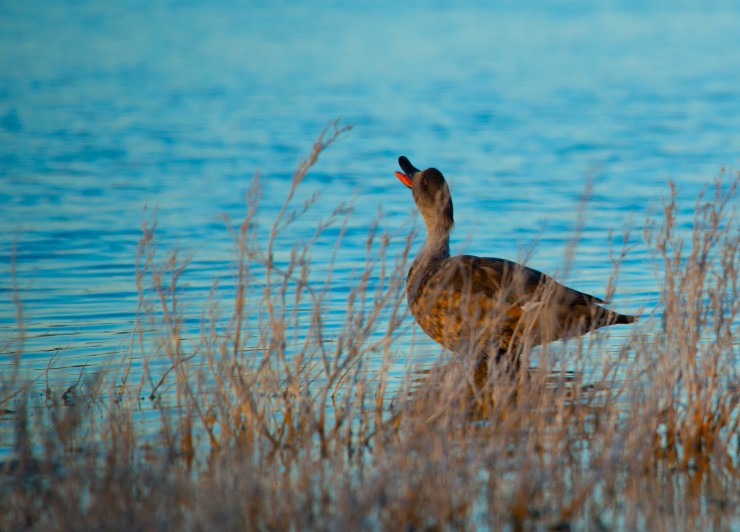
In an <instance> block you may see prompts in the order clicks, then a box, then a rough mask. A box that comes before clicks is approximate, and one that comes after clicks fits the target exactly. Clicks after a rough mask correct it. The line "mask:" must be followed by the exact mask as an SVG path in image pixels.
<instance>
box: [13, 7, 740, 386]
mask: <svg viewBox="0 0 740 532" xmlns="http://www.w3.org/2000/svg"><path fill="white" fill-rule="evenodd" d="M738 28H740V5H739V4H737V2H717V3H713V4H712V5H711V6H710V7H707V6H705V5H702V4H701V3H698V2H678V3H676V2H668V1H665V2H655V3H650V5H649V6H647V5H645V4H644V3H642V2H624V3H621V5H617V4H608V5H607V4H600V5H593V3H592V2H585V1H582V2H578V1H577V2H567V3H566V2H537V3H535V4H530V5H528V6H527V7H523V6H522V5H521V3H519V2H494V3H491V2H468V3H464V4H458V3H455V4H453V3H446V2H431V3H422V2H411V3H406V4H403V5H401V4H398V3H390V2H375V3H373V5H372V6H364V5H355V4H347V3H340V2H332V1H317V2H312V3H311V5H310V6H309V5H304V3H299V2H270V3H268V2H236V1H230V0H223V1H217V2H208V3H200V2H189V1H181V2H177V1H173V2H143V1H132V2H125V3H115V4H114V3H104V2H92V1H81V2H57V1H54V2H51V1H45V0H39V1H33V2H3V3H2V4H0V205H2V213H3V215H2V217H0V338H2V339H3V342H4V343H5V342H7V341H8V340H9V339H11V338H13V337H14V336H15V335H16V333H17V330H18V322H17V313H16V306H15V304H14V302H13V297H14V294H17V296H18V298H19V299H20V301H21V302H22V305H23V319H24V322H23V323H24V327H25V333H26V339H25V344H24V346H23V355H22V367H23V369H24V371H27V372H28V374H29V375H30V376H34V375H38V374H41V373H43V371H44V370H45V369H46V368H47V366H49V364H50V360H51V358H52V356H54V355H56V358H55V360H54V361H53V367H54V368H56V369H55V370H54V371H52V372H51V373H50V378H51V379H52V383H53V382H54V381H55V380H56V381H57V382H58V383H59V384H60V385H61V386H66V385H69V384H70V383H71V382H73V381H74V380H75V379H76V377H77V376H78V375H79V373H80V371H81V368H82V367H84V366H87V367H88V370H89V369H90V368H94V367H96V366H99V365H102V364H104V363H106V362H107V361H108V359H109V357H110V355H113V354H115V355H118V354H121V353H125V352H126V351H127V350H128V348H129V346H130V342H131V331H132V329H133V324H134V321H135V313H136V308H137V301H138V294H137V290H136V285H135V282H134V277H135V260H136V250H137V244H138V242H139V240H140V238H141V234H142V233H141V226H142V222H143V221H144V220H150V219H151V216H152V214H151V213H152V212H153V211H156V219H157V235H158V236H157V243H158V246H159V248H160V249H162V250H166V249H174V248H175V247H176V248H177V249H179V250H182V251H183V252H184V253H192V254H193V259H192V263H191V266H190V268H189V270H188V272H187V273H186V275H185V276H184V278H183V283H184V288H185V291H184V293H185V296H184V297H185V300H186V302H187V303H188V304H189V305H190V308H191V309H192V317H189V321H188V323H189V325H190V326H191V327H192V330H191V331H188V332H189V333H190V334H197V332H198V328H199V323H200V310H199V308H200V306H201V305H202V304H203V303H204V302H205V301H206V300H207V297H208V293H209V290H210V288H211V286H212V285H213V282H214V281H215V280H216V279H220V278H224V277H227V278H228V277H229V276H230V272H231V270H230V268H231V267H232V258H233V253H232V240H231V237H230V235H229V233H228V231H227V229H226V224H225V222H224V220H223V215H224V214H226V215H228V216H229V217H230V218H231V219H232V220H240V219H241V218H242V217H243V216H244V215H245V213H246V204H245V191H246V190H247V188H248V186H249V183H250V182H251V180H252V176H253V175H254V174H255V173H259V174H260V176H261V182H262V187H263V188H262V190H263V197H262V201H261V204H260V211H259V219H260V223H262V224H265V225H269V223H270V221H271V220H272V219H274V217H275V215H276V213H277V210H278V209H279V207H280V206H281V204H282V202H283V199H284V197H285V191H286V189H287V187H288V183H289V181H290V176H291V174H292V172H293V170H294V169H295V167H296V164H297V162H298V161H299V160H300V159H301V157H303V156H305V155H306V154H308V153H309V151H310V149H311V146H312V144H313V142H314V140H315V139H316V137H317V135H318V134H319V132H320V131H321V130H322V129H323V128H324V127H325V126H326V124H327V123H328V122H329V121H331V120H334V119H336V118H341V123H342V124H351V125H352V126H353V129H352V131H351V132H350V133H349V134H348V135H346V136H344V137H343V138H342V139H341V140H340V141H338V142H337V143H336V144H334V145H332V146H331V147H330V148H329V149H328V150H327V151H326V152H325V153H324V154H322V157H321V159H320V161H319V163H318V164H317V165H316V166H315V167H314V168H313V170H312V171H311V173H310V174H309V175H308V177H307V178H306V180H305V182H304V183H303V184H302V187H301V189H300V191H299V194H298V196H299V198H298V200H299V201H302V200H303V199H305V198H307V197H309V196H310V195H311V194H313V193H314V192H317V191H320V193H321V196H320V200H319V202H318V204H317V205H316V206H314V208H313V209H312V210H311V211H309V213H308V214H307V215H306V216H305V217H304V218H302V219H301V220H300V221H299V222H298V223H296V224H295V225H294V226H292V227H291V228H290V230H289V231H288V232H287V233H286V235H285V239H284V240H282V241H281V242H280V245H281V246H284V247H283V249H282V252H283V255H282V258H285V257H287V256H288V252H289V249H290V246H292V245H293V244H294V243H295V242H305V241H308V239H309V238H310V237H311V235H313V232H314V229H315V227H316V224H317V223H318V221H319V220H320V219H322V218H323V217H325V216H326V215H327V214H328V213H329V212H331V211H332V210H333V209H334V208H336V207H337V206H338V205H339V204H340V203H342V202H352V203H353V205H354V212H353V214H352V216H351V217H350V219H349V222H348V227H347V233H346V235H345V237H344V239H343V240H342V243H341V246H340V249H339V251H338V255H337V260H336V279H335V281H336V284H335V286H334V287H333V292H332V293H333V300H332V302H331V305H333V306H334V307H336V308H344V306H345V303H344V301H343V294H347V293H348V292H349V289H350V288H351V286H352V285H353V272H357V271H361V269H362V267H363V264H364V260H365V240H366V235H367V230H368V227H369V226H370V225H371V224H372V222H373V221H374V220H375V219H376V218H377V213H378V209H382V212H383V217H382V219H381V222H380V225H381V229H382V230H387V231H390V232H397V233H399V234H400V235H401V236H403V234H405V233H406V232H408V231H409V230H410V229H411V227H412V225H413V222H412V213H413V212H414V206H413V201H412V199H411V195H410V193H409V192H408V190H407V189H406V188H405V187H403V186H402V185H401V184H400V183H399V182H398V181H397V180H396V178H395V177H394V176H393V171H394V170H396V169H397V163H396V160H397V158H398V156H399V155H402V154H403V155H406V156H408V157H409V158H410V159H411V161H412V162H414V164H416V165H417V166H419V167H427V166H435V167H437V168H439V169H440V170H441V171H442V172H444V173H445V175H446V176H447V178H448V180H449V181H450V183H451V187H452V191H453V198H454V200H455V214H456V223H457V226H456V231H455V233H454V234H453V238H454V239H453V251H457V252H461V251H465V252H470V253H475V254H481V255H489V256H498V257H506V258H511V259H517V257H519V256H520V255H521V253H522V252H523V250H525V249H527V248H529V247H530V246H531V245H532V243H533V242H535V241H536V242H537V247H536V250H535V252H534V254H533V255H532V257H531V259H530V261H529V264H530V265H531V266H533V267H535V268H538V269H541V270H543V271H545V272H550V273H552V272H556V271H562V268H563V264H564V261H565V255H566V248H567V244H568V242H569V240H570V239H571V238H572V236H573V234H574V228H575V226H576V219H577V216H576V211H577V210H578V206H579V201H580V197H581V195H582V193H583V191H584V183H585V182H586V180H587V178H589V177H591V178H592V180H593V190H592V193H591V196H590V201H589V203H588V209H587V212H586V223H585V228H584V231H583V234H582V237H581V243H580V246H579V248H578V251H577V254H576V257H575V260H574V263H573V265H572V270H571V272H570V275H569V276H568V278H567V281H568V283H569V284H570V285H571V286H573V287H575V288H578V289H580V290H584V291H586V292H589V293H592V294H594V295H597V296H599V295H603V294H604V292H605V289H606V288H605V287H606V284H607V282H608V279H609V276H610V274H611V270H612V265H611V262H610V260H609V246H610V243H612V244H617V245H618V244H619V243H620V242H621V239H622V237H621V233H622V230H623V229H624V228H625V227H627V226H628V225H632V227H633V228H634V230H633V232H632V234H631V236H630V238H629V242H630V244H632V245H633V246H634V248H633V249H632V250H631V252H630V253H629V255H628V257H627V259H626V261H625V262H624V264H623V266H622V268H621V275H620V278H619V279H620V280H619V285H618V293H617V295H616V296H615V297H614V298H613V303H614V308H616V309H617V310H619V311H622V312H629V313H633V312H642V313H644V314H646V315H647V314H649V313H650V312H651V311H652V310H653V309H655V307H656V305H657V304H658V292H659V287H658V285H657V282H656V275H655V265H654V263H653V262H652V259H650V257H649V255H648V253H647V250H646V246H645V245H644V243H643V241H642V229H643V227H644V223H645V218H646V216H647V215H648V214H649V213H651V212H653V213H654V212H656V211H659V209H660V202H661V198H662V197H665V196H666V195H667V194H668V186H667V183H668V181H669V180H673V181H675V182H676V183H677V185H678V188H679V191H680V197H681V198H682V199H683V203H682V212H683V213H685V215H686V220H683V221H682V224H683V226H684V227H687V225H686V224H687V223H688V221H689V220H690V212H691V207H692V206H693V198H694V197H695V195H696V193H697V192H698V191H699V190H701V189H702V187H704V186H706V185H707V184H709V183H711V182H712V179H713V178H714V177H716V176H717V175H719V174H720V172H721V171H722V169H723V168H725V169H727V171H729V172H734V171H736V170H737V169H738V167H740V90H738V87H740V32H738V30H737V29H738ZM145 207H146V209H147V212H145V211H144V210H145ZM417 224H418V221H417ZM610 231H613V232H614V235H613V236H611V237H610ZM322 240H323V241H322ZM394 242H395V244H394V245H398V248H397V249H396V251H395V252H396V253H400V252H401V246H400V244H399V242H401V240H396V241H394ZM420 242H421V239H419V242H418V243H420ZM333 245H334V239H333V238H331V234H328V235H326V237H325V238H323V239H319V241H318V242H317V243H316V244H315V246H314V248H313V251H312V255H311V259H312V262H313V264H314V268H315V269H316V270H317V271H320V270H321V268H322V265H323V264H325V263H326V262H327V261H328V260H329V258H330V256H331V250H332V248H333ZM393 254H394V253H393V252H392V253H391V256H392V255H393ZM13 263H14V264H15V271H16V273H15V279H16V282H17V291H16V290H15V289H14V287H13V282H12V275H11V264H13ZM223 297H225V298H227V297H229V291H228V286H226V287H225V289H224V295H223ZM333 316H334V314H332V313H329V315H328V321H329V323H328V324H327V326H328V327H329V328H331V326H332V323H331V320H332V319H333ZM337 316H338V317H337V319H343V317H342V315H341V313H337ZM407 319H408V320H409V327H408V328H407V329H405V330H406V331H408V335H409V337H410V335H412V334H415V337H416V339H417V340H418V341H420V342H422V345H426V346H427V347H428V349H429V350H435V352H438V350H436V347H435V346H434V344H432V343H431V342H429V343H424V342H425V340H423V339H422V338H421V337H422V336H423V335H422V334H421V333H420V332H419V331H418V330H416V332H415V333H414V328H415V326H414V327H411V321H410V318H407ZM334 325H337V324H334ZM618 336H619V335H617V337H618ZM409 337H404V338H399V342H407V341H409ZM615 341H616V340H615ZM14 345H15V344H11V347H10V348H9V349H6V350H5V351H4V352H3V353H2V354H0V368H2V370H3V371H6V370H7V368H8V367H9V365H10V363H11V359H12V354H13V350H14V349H15V347H14ZM419 353H421V354H420V355H419V356H422V354H423V353H424V349H421V350H419ZM86 371H87V370H86ZM38 386H39V390H41V389H42V384H41V383H39V385H38Z"/></svg>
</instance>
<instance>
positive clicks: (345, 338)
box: [0, 125, 740, 530]
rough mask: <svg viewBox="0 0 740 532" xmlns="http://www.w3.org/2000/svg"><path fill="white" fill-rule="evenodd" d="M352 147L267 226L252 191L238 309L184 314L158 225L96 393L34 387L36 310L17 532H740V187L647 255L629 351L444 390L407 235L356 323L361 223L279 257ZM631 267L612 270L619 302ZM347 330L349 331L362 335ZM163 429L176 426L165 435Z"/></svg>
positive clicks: (382, 251)
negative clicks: (416, 301)
mask: <svg viewBox="0 0 740 532" xmlns="http://www.w3.org/2000/svg"><path fill="white" fill-rule="evenodd" d="M344 132H345V129H344V128H340V127H337V126H336V125H332V126H331V127H330V128H329V129H328V130H327V131H325V132H324V134H323V135H322V136H321V137H320V138H319V139H318V141H317V142H316V144H315V145H314V147H313V150H312V151H311V153H310V154H309V156H308V157H307V158H306V159H305V160H304V161H303V162H302V163H301V164H300V165H299V167H298V168H297V169H296V171H295V172H294V174H293V176H292V180H291V184H290V188H289V190H288V191H287V193H286V196H285V201H284V204H283V208H282V209H281V210H280V211H279V213H278V214H277V216H276V218H275V219H274V220H272V221H271V223H268V224H266V225H263V221H262V220H260V219H259V209H258V206H259V201H260V197H261V195H260V183H259V180H258V179H255V180H254V181H253V183H252V184H251V185H250V188H249V189H248V191H247V194H246V207H245V212H246V214H245V215H244V218H243V219H241V220H226V227H227V230H228V231H230V234H231V237H232V239H233V249H234V253H233V262H232V265H231V271H230V272H228V276H229V279H230V281H231V282H229V283H228V286H229V287H230V288H229V290H230V291H229V293H225V288H224V287H223V286H222V284H219V283H218V282H216V283H214V285H213V288H212V290H211V297H210V298H209V300H208V302H207V304H206V305H204V307H203V308H190V307H187V306H184V305H183V304H182V298H181V294H182V291H181V290H182V289H181V286H182V283H183V280H184V279H186V278H187V275H188V257H187V256H184V255H183V253H182V252H180V251H176V250H161V249H158V247H157V232H156V226H155V224H154V223H152V222H151V221H150V222H147V223H145V224H144V226H143V228H142V233H141V240H140V244H139V253H138V255H137V256H136V257H135V260H136V265H137V266H136V272H137V273H136V278H135V279H133V280H132V282H135V283H136V285H137V287H138V292H139V304H138V316H137V321H136V323H135V324H134V328H133V330H132V332H131V339H130V342H129V343H128V347H127V349H126V350H124V351H123V352H121V353H120V354H117V355H116V356H114V357H112V358H111V359H110V360H109V361H108V362H107V364H105V365H104V367H103V366H99V367H96V368H87V369H83V370H82V371H81V372H80V376H79V380H77V381H72V382H69V383H67V384H66V385H64V386H61V387H60V386H58V385H57V386H54V385H50V384H48V383H47V382H46V381H45V379H44V375H40V376H38V375H31V376H29V375H28V374H27V373H26V372H25V371H23V356H24V327H25V324H26V322H27V320H32V319H33V317H32V316H30V317H29V316H25V315H24V312H23V301H21V300H20V299H19V300H17V301H16V308H17V322H18V327H17V329H16V331H15V334H14V335H13V336H12V337H10V338H5V339H4V340H3V345H2V349H3V356H6V357H7V358H8V360H10V361H11V362H12V363H9V364H8V365H7V366H6V367H4V368H3V372H2V391H1V394H2V395H0V399H2V403H1V404H0V408H2V411H1V413H0V415H1V416H2V419H1V420H0V423H2V424H3V425H5V427H6V428H8V427H10V429H8V430H9V431H11V430H12V446H11V447H12V448H11V449H9V450H8V453H7V455H6V456H7V458H6V459H5V460H4V461H3V463H2V464H0V507H2V509H3V511H2V512H0V528H2V529H4V530H13V529H23V528H30V529H39V530H53V529H91V528H96V529H99V528H120V529H122V528H126V529H211V528H214V527H218V528H219V529H300V530H303V529H333V530H352V529H358V528H360V529H368V528H385V529H427V528H452V529H473V528H478V527H490V528H494V529H499V528H500V529H523V528H556V529H568V528H571V527H574V528H576V527H577V528H596V529H636V528H642V529H649V530H675V529H707V528H709V527H713V528H722V527H730V526H737V525H738V524H740V513H739V512H738V508H739V507H740V500H738V499H740V490H739V489H738V488H739V486H740V484H739V483H738V473H737V467H738V450H739V448H738V436H739V435H740V433H739V429H738V423H740V417H739V416H738V414H739V411H738V410H739V404H740V403H739V401H740V388H739V387H738V371H737V370H738V368H737V366H736V364H737V357H738V338H737V324H738V319H739V313H740V284H739V283H738V272H739V271H740V230H739V229H740V228H738V222H737V208H736V206H737V185H738V181H739V180H738V176H731V175H729V174H723V176H722V177H721V178H719V179H717V180H716V182H715V183H714V184H713V185H711V186H709V187H708V188H707V189H706V190H705V192H704V193H703V194H702V195H701V196H700V197H698V198H697V199H696V204H695V207H694V220H693V225H692V227H691V228H688V229H686V228H684V227H679V226H678V224H677V222H676V220H677V203H676V193H675V190H674V189H669V190H667V191H666V194H667V196H666V198H665V200H664V201H663V203H662V210H661V211H660V212H659V214H658V215H656V216H655V217H654V219H653V220H652V221H651V222H650V223H648V224H646V229H645V235H644V237H645V241H646V242H647V244H648V246H649V247H650V249H651V250H652V252H653V254H654V258H655V264H656V275H658V277H659V280H658V283H659V286H660V287H661V293H660V300H659V301H655V302H654V305H652V306H650V307H649V308H645V309H641V310H642V318H641V320H640V322H639V323H638V324H636V325H633V326H623V327H618V330H619V331H620V333H621V335H622V336H621V337H619V339H618V341H611V340H610V334H612V333H611V332H610V331H609V330H603V331H599V332H596V333H593V334H590V335H587V336H585V337H582V338H579V339H574V340H570V341H568V342H567V343H565V342H561V343H555V344H550V345H546V346H543V347H542V348H539V349H537V350H535V351H532V352H531V353H530V354H529V355H528V358H527V359H526V362H527V364H526V365H527V366H528V368H529V369H528V370H527V371H521V372H520V373H519V374H518V375H517V376H516V378H513V379H512V378H511V376H510V375H507V374H501V375H499V374H497V373H496V372H493V373H492V374H490V375H488V376H487V378H486V379H485V382H483V383H482V385H478V386H475V385H473V384H472V383H474V382H475V376H474V371H475V367H474V364H472V363H471V361H470V359H469V358H466V357H461V356H456V355H454V354H451V353H448V352H442V353H440V355H439V358H438V360H436V361H435V363H434V364H432V365H429V366H427V367H426V368H425V369H424V370H423V371H422V370H420V369H419V368H416V367H414V366H413V365H410V364H408V363H407V362H406V360H407V359H408V358H409V357H408V355H409V350H413V348H414V346H413V342H408V341H399V339H406V340H408V337H409V336H410V334H411V333H410V329H409V328H410V322H409V320H408V319H407V318H406V314H407V309H406V303H405V294H404V282H405V276H406V271H407V269H408V266H409V263H410V261H409V257H410V255H411V254H412V253H413V252H414V249H413V237H412V236H409V234H408V231H404V232H403V233H401V232H397V233H394V234H389V233H384V232H383V231H381V230H380V229H379V224H377V223H376V224H373V225H371V226H370V227H369V228H368V232H367V235H366V262H365V267H364V269H363V270H362V271H359V272H355V274H354V276H353V277H352V278H351V288H350V289H349V290H348V294H349V295H348V296H347V297H346V298H344V299H343V301H341V304H338V303H337V299H336V295H335V294H334V293H333V291H332V286H333V283H334V282H335V281H334V280H333V277H332V273H333V269H334V267H335V266H336V265H337V264H338V262H339V261H340V260H341V258H340V257H338V256H337V252H336V250H337V249H339V242H341V239H342V238H343V237H344V230H343V228H344V227H346V224H347V220H348V219H349V217H350V216H351V215H352V210H351V208H350V207H349V206H347V205H339V206H336V207H335V208H334V209H333V211H332V212H330V213H328V214H327V216H326V218H325V219H324V220H323V221H322V222H321V223H319V224H318V225H317V227H316V231H315V234H314V236H313V237H312V238H311V239H309V240H307V241H304V242H300V243H298V244H294V246H293V247H292V249H291V250H290V253H289V254H286V253H285V249H284V248H282V247H280V246H284V245H285V240H284V239H283V238H282V237H281V236H282V235H283V234H284V233H285V232H286V230H287V229H288V228H289V227H290V225H291V224H292V223H294V222H295V221H296V220H298V219H299V218H300V217H301V216H302V215H304V214H305V213H306V212H308V211H309V210H311V209H316V208H318V206H317V202H316V200H317V198H316V197H315V196H308V199H307V200H305V201H296V191H297V190H298V189H299V187H301V185H302V181H303V178H304V177H305V176H306V174H307V173H308V172H309V170H310V168H311V166H312V165H313V164H314V163H315V161H316V160H317V158H318V157H319V155H320V154H321V153H322V152H323V150H324V149H326V148H327V147H328V146H329V145H330V144H331V143H332V142H333V141H334V140H336V139H337V137H338V136H341V135H342V134H343V133H344ZM330 229H331V231H332V238H336V242H337V243H336V246H335V247H334V250H335V252H334V255H333V256H332V258H331V260H330V261H328V267H326V268H322V269H321V271H320V272H319V273H320V274H319V275H316V272H315V271H312V245H313V244H314V243H315V242H316V241H319V240H320V239H322V238H328V237H326V235H327V232H328V231H329V230H330ZM628 253H629V249H626V248H625V249H623V250H616V251H615V252H614V253H613V256H612V257H611V259H612V261H613V264H614V275H613V278H612V282H611V283H610V285H609V286H607V287H605V290H604V293H605V294H606V295H607V297H608V296H609V295H610V294H611V292H612V291H613V286H614V283H616V279H617V274H618V270H619V265H620V263H621V261H622V259H623V258H624V256H625V255H626V254H628ZM278 256H280V257H281V259H280V260H278V259H277V258H276V257H278ZM286 257H287V258H286ZM283 258H285V260H283ZM224 284H226V283H224ZM329 312H332V313H337V312H341V319H339V320H337V319H334V320H333V321H332V324H334V323H341V326H340V327H336V326H331V327H330V326H328V325H327V321H328V320H327V314H328V313H329ZM193 316H196V317H197V318H198V323H199V327H198V330H197V331H195V332H194V331H193V330H192V327H189V326H188V325H187V320H188V319H189V318H192V317H193ZM335 318H336V316H335ZM59 356H64V354H63V353H60V354H59ZM134 359H136V360H140V361H143V362H142V363H141V367H142V368H143V369H142V370H141V371H139V370H136V371H134V370H132V361H133V360H134ZM39 391H41V392H42V395H41V396H40V394H39ZM482 406H483V407H482ZM142 411H146V412H147V419H149V420H151V419H152V418H154V419H155V420H156V422H155V423H151V421H150V422H149V423H148V424H147V426H146V430H144V429H143V428H142V423H141V416H142V414H141V413H142Z"/></svg>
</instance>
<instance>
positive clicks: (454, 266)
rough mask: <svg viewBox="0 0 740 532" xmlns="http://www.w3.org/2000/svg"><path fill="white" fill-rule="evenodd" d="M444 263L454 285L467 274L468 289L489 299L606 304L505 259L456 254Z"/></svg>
mask: <svg viewBox="0 0 740 532" xmlns="http://www.w3.org/2000/svg"><path fill="white" fill-rule="evenodd" d="M448 264H449V267H450V268H451V271H453V272H455V274H453V276H454V277H456V279H455V284H465V283H466V280H465V277H468V278H469V280H468V281H467V282H468V283H469V286H468V288H469V289H470V290H472V291H473V292H474V293H483V294H486V295H487V296H488V297H491V298H501V297H504V298H512V297H513V298H515V299H516V300H518V301H520V302H521V303H522V304H526V303H527V302H534V301H536V300H538V299H540V298H548V297H549V298H552V299H551V302H552V303H556V304H562V305H568V306H570V305H586V306H591V305H594V304H603V303H606V301H604V300H603V299H600V298H598V297H595V296H592V295H589V294H586V293H584V292H580V291H578V290H574V289H573V288H568V287H567V286H565V285H562V284H560V283H558V282H557V281H555V280H554V279H553V278H552V277H550V276H548V275H546V274H544V273H542V272H540V271H537V270H535V269H533V268H529V267H527V266H523V265H521V264H517V263H516V262H512V261H510V260H506V259H498V258H493V257H476V256H474V255H460V256H457V257H452V258H450V259H449V263H448Z"/></svg>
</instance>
